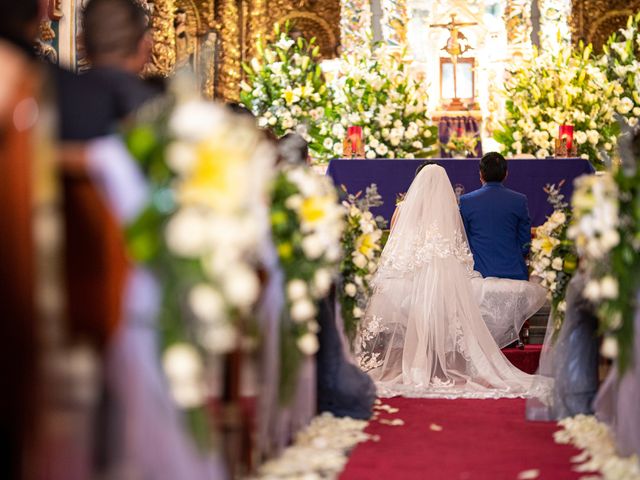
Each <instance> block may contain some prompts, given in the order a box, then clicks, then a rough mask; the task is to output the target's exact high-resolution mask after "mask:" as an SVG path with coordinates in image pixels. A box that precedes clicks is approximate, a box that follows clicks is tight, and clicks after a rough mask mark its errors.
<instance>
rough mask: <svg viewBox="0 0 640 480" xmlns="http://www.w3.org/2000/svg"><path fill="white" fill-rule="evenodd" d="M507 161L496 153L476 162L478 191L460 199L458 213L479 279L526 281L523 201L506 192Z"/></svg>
mask: <svg viewBox="0 0 640 480" xmlns="http://www.w3.org/2000/svg"><path fill="white" fill-rule="evenodd" d="M506 177H507V161H506V160H505V159H504V157H503V156H502V155H500V154H499V153H496V152H491V153H487V154H486V155H485V156H484V157H482V159H481V160H480V180H481V181H482V188H480V189H479V190H476V191H474V192H471V193H468V194H467V195H463V196H462V197H460V213H461V214H462V219H463V221H464V227H465V230H466V231H467V236H468V238H469V246H470V247H471V252H472V253H473V259H474V261H475V269H476V270H477V271H478V272H480V273H481V274H482V276H483V277H485V278H486V277H497V278H510V279H513V280H529V273H528V270H527V265H526V263H525V258H526V256H527V255H528V254H529V244H530V243H531V219H530V218H529V208H528V206H527V197H526V196H525V195H522V194H521V193H517V192H514V191H512V190H509V189H508V188H506V187H505V186H504V185H503V184H502V182H503V181H504V179H505V178H506Z"/></svg>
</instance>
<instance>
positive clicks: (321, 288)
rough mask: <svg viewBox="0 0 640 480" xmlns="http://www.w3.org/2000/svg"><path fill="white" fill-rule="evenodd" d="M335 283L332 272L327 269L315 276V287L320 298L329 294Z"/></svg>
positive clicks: (321, 270)
mask: <svg viewBox="0 0 640 480" xmlns="http://www.w3.org/2000/svg"><path fill="white" fill-rule="evenodd" d="M332 283H333V278H332V277H331V272H329V270H327V269H326V268H321V269H320V270H318V271H317V272H316V273H315V275H314V276H313V286H314V288H315V290H316V293H317V294H318V296H320V297H323V296H325V295H326V294H327V292H328V291H329V289H330V288H331V284H332Z"/></svg>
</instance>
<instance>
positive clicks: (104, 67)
mask: <svg viewBox="0 0 640 480" xmlns="http://www.w3.org/2000/svg"><path fill="white" fill-rule="evenodd" d="M83 34H84V45H85V50H86V52H87V56H88V59H89V61H90V62H91V65H92V68H91V69H90V70H89V71H88V72H87V73H86V74H85V75H81V76H77V75H75V74H73V73H71V72H65V71H61V72H59V81H58V91H59V93H58V94H59V97H60V117H61V126H60V130H61V132H60V133H61V138H62V139H63V140H89V139H92V138H96V137H101V136H104V135H108V134H110V133H113V131H114V130H115V128H116V127H117V125H118V122H120V121H121V120H123V119H124V118H126V117H127V116H129V115H130V114H131V113H132V112H133V111H135V110H136V109H138V108H139V107H141V106H142V105H143V104H144V103H146V102H148V101H149V100H151V99H153V98H154V97H155V96H157V95H158V94H159V93H160V92H161V89H160V88H159V87H158V85H157V82H145V81H144V80H142V79H141V78H140V76H139V75H140V74H141V72H142V70H143V68H144V66H145V64H146V63H147V62H149V61H150V59H151V49H152V46H153V41H152V37H151V34H150V32H149V30H148V18H147V15H146V12H145V11H144V9H143V8H142V7H141V6H140V5H139V4H138V3H137V2H136V1H135V0H90V1H89V2H88V3H87V5H86V7H85V10H84V14H83Z"/></svg>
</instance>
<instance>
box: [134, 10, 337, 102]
mask: <svg viewBox="0 0 640 480" xmlns="http://www.w3.org/2000/svg"><path fill="white" fill-rule="evenodd" d="M145 3H146V4H147V6H148V7H149V10H150V13H151V16H152V26H153V32H154V40H155V45H154V50H153V64H152V65H151V66H150V68H149V71H148V73H149V74H160V75H169V74H171V73H172V72H173V71H174V70H175V69H176V68H177V67H180V66H182V65H185V64H188V63H192V65H193V68H194V70H195V71H196V72H197V73H198V74H199V77H200V78H202V79H203V84H202V87H203V92H204V93H205V95H206V96H208V97H214V96H216V97H221V98H223V99H225V100H237V98H238V95H239V91H240V89H239V84H240V81H241V80H242V62H244V61H247V60H249V59H250V58H252V57H253V56H254V55H255V54H256V47H255V45H256V41H257V40H258V38H260V37H264V38H268V37H269V36H270V34H271V32H272V30H273V26H274V24H275V23H276V22H277V23H280V24H284V23H285V22H286V21H291V23H292V24H293V28H295V29H296V30H298V31H299V32H300V33H301V34H302V35H304V36H305V37H307V38H311V37H315V38H316V39H317V41H318V44H319V45H320V49H321V53H322V55H323V56H324V57H325V58H330V57H333V56H335V55H336V54H337V51H338V46H339V39H340V0H146V2H145Z"/></svg>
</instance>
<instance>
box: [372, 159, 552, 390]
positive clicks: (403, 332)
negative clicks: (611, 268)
mask: <svg viewBox="0 0 640 480" xmlns="http://www.w3.org/2000/svg"><path fill="white" fill-rule="evenodd" d="M474 277H475V279H474ZM472 279H473V282H482V283H487V282H503V283H500V285H501V287H500V289H502V290H503V291H504V286H505V285H506V284H505V283H504V282H507V283H508V282H510V281H508V280H506V281H505V280H500V279H481V278H478V277H477V274H475V272H474V271H473V257H472V255H471V252H470V251H469V246H468V243H467V239H466V234H465V231H464V226H463V223H462V219H461V217H460V213H459V210H458V205H457V202H456V196H455V194H454V192H453V189H452V187H451V183H450V181H449V178H448V176H447V174H446V172H445V170H444V169H443V168H442V167H440V166H437V165H428V166H426V167H425V168H423V169H422V170H421V171H420V172H419V173H418V175H417V176H416V178H415V180H414V182H413V184H412V185H411V187H410V189H409V191H408V192H407V195H406V197H405V201H404V202H403V203H402V206H401V208H400V210H399V212H398V215H397V218H396V222H395V225H394V227H393V229H392V232H391V235H390V237H389V241H388V243H387V245H386V247H385V249H384V251H383V253H382V257H381V261H380V267H379V270H378V272H377V274H376V277H375V280H374V292H373V295H372V297H371V300H370V302H369V305H368V307H367V311H366V314H365V319H364V322H363V328H362V331H361V334H360V340H359V342H360V349H361V351H360V352H359V353H360V355H359V356H360V358H361V364H362V365H363V367H364V368H365V369H367V370H369V374H370V375H371V377H372V378H373V379H374V380H375V381H376V383H377V386H378V391H379V392H378V393H379V394H380V395H381V396H394V395H403V396H413V397H439V398H458V397H466V398H499V397H525V396H527V397H528V396H531V395H534V394H535V395H536V396H544V390H547V389H548V388H549V387H550V386H549V385H548V384H547V383H545V382H544V381H541V379H540V378H538V377H536V376H533V375H528V374H525V373H524V372H522V371H520V370H519V369H517V368H516V367H514V366H513V365H512V364H511V363H510V362H509V360H507V358H506V357H505V356H504V355H503V354H502V352H501V351H500V349H499V348H498V345H497V344H496V341H495V340H494V339H493V337H492V336H491V333H490V332H489V330H488V328H487V326H486V324H485V322H484V321H483V319H482V314H481V310H480V306H479V301H478V300H477V299H476V296H475V294H474V287H473V286H472ZM516 283H518V282H516ZM514 285H515V284H514ZM486 287H488V285H483V287H482V288H486ZM516 288H518V287H516ZM475 290H476V293H477V291H478V287H477V285H476V288H475ZM534 390H535V392H534Z"/></svg>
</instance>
